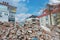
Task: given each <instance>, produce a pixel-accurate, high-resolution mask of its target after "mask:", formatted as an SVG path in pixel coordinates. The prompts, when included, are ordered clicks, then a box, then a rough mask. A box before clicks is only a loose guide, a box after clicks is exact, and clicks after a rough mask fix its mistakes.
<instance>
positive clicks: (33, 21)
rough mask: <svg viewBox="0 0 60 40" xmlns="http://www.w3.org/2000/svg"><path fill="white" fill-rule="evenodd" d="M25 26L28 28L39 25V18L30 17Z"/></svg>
mask: <svg viewBox="0 0 60 40" xmlns="http://www.w3.org/2000/svg"><path fill="white" fill-rule="evenodd" d="M25 24H26V25H27V26H30V25H39V19H38V18H37V16H35V15H32V16H30V17H28V18H27V19H26V21H25Z"/></svg>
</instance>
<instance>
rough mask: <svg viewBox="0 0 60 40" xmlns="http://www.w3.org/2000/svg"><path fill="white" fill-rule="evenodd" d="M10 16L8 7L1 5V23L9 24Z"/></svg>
mask: <svg viewBox="0 0 60 40" xmlns="http://www.w3.org/2000/svg"><path fill="white" fill-rule="evenodd" d="M8 15H9V11H8V7H7V6H5V5H2V4H0V21H2V22H8Z"/></svg>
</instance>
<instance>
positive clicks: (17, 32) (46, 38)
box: [0, 22, 59, 40]
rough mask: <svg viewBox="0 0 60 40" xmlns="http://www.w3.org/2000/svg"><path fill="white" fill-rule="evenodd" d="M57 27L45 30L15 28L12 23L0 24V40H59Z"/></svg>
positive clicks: (26, 27)
mask: <svg viewBox="0 0 60 40" xmlns="http://www.w3.org/2000/svg"><path fill="white" fill-rule="evenodd" d="M55 29H56V27H54V28H51V29H49V30H50V32H49V31H46V30H44V29H43V28H42V27H40V26H31V27H28V26H23V27H20V26H18V25H16V27H14V26H13V24H12V23H2V22H0V40H59V33H58V32H56V30H55Z"/></svg>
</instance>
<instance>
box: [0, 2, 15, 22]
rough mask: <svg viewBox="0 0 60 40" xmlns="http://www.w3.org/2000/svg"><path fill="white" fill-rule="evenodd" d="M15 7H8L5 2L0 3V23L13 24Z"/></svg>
mask: <svg viewBox="0 0 60 40" xmlns="http://www.w3.org/2000/svg"><path fill="white" fill-rule="evenodd" d="M15 14H16V7H14V6H11V5H9V4H8V3H7V2H4V1H3V2H0V21H2V22H8V21H9V22H11V21H12V22H15Z"/></svg>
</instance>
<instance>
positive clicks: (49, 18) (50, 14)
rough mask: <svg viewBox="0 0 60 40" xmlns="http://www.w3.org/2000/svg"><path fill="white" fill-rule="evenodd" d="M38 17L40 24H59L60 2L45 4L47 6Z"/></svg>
mask: <svg viewBox="0 0 60 40" xmlns="http://www.w3.org/2000/svg"><path fill="white" fill-rule="evenodd" d="M38 18H40V25H43V26H47V25H48V26H49V25H57V26H59V25H60V4H58V5H50V4H48V5H47V8H46V9H45V10H44V11H43V14H42V15H40V16H38Z"/></svg>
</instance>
